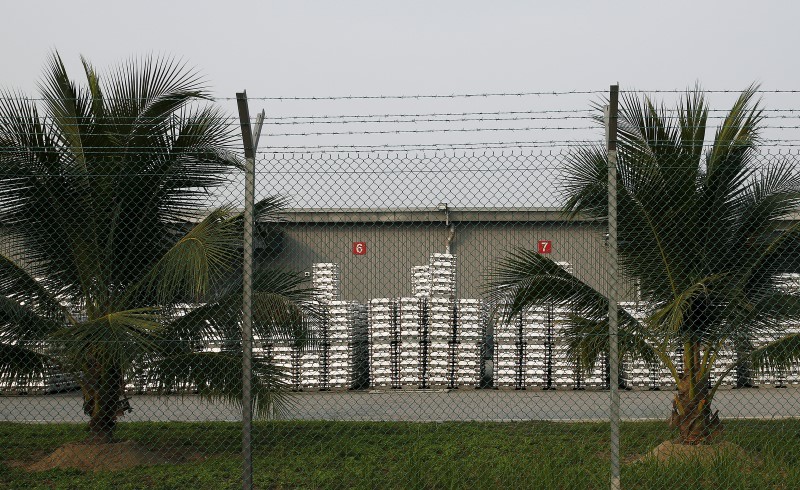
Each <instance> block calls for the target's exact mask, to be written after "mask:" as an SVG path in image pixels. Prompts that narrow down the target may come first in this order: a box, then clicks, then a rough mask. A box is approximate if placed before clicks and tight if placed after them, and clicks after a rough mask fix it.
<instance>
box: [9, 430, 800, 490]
mask: <svg viewBox="0 0 800 490" xmlns="http://www.w3.org/2000/svg"><path fill="white" fill-rule="evenodd" d="M608 433H609V430H608V425H607V424H600V423H550V422H520V423H472V422H470V423H438V424H435V423H430V424H422V423H404V422H397V423H394V422H380V423H370V422H364V423H358V422H260V423H257V424H256V425H255V431H254V434H253V443H254V447H255V452H254V469H255V485H256V487H257V488H398V489H400V488H443V489H446V488H469V489H481V488H608V481H609V449H608ZM84 435H85V433H84V431H83V426H78V425H71V424H52V425H33V424H14V423H0V487H1V488H131V489H134V488H137V489H138V488H190V489H192V490H198V489H205V488H209V489H210V488H214V489H216V488H241V483H240V480H239V478H240V475H241V461H240V454H239V453H240V448H241V433H240V430H239V426H238V425H237V424H233V423H207V424H188V423H123V424H120V427H119V431H118V436H119V438H120V439H132V440H136V441H139V442H141V443H144V444H145V445H148V446H151V447H154V448H155V447H159V448H167V447H171V448H187V449H191V450H195V451H199V452H201V453H203V454H204V455H205V456H206V459H205V460H203V461H198V462H193V463H187V464H183V465H162V466H154V467H147V468H136V469H133V470H128V471H120V472H99V473H88V474H84V473H81V472H78V471H68V470H53V471H48V472H42V473H27V472H25V471H23V470H21V469H19V468H16V467H12V466H9V464H10V463H12V462H14V461H20V460H23V461H25V460H30V459H31V458H35V457H37V456H41V455H43V454H46V453H47V452H48V451H51V450H53V449H54V448H56V447H57V446H59V445H61V444H63V443H66V442H69V441H76V440H80V439H81V438H82V437H84ZM670 437H671V433H670V431H669V429H668V428H667V427H666V424H665V423H663V422H639V423H627V424H623V426H622V458H623V461H625V462H626V464H625V465H624V466H623V469H622V480H623V481H622V483H623V487H624V488H637V489H639V488H681V487H683V488H758V489H760V490H763V489H768V488H786V489H790V488H797V485H798V484H797V483H796V482H800V421H797V420H781V421H729V422H726V432H725V436H724V437H725V439H726V440H728V441H731V442H735V443H737V444H739V445H740V446H742V447H743V448H744V449H745V450H746V451H747V453H748V454H749V456H750V457H751V458H753V460H754V461H755V463H753V464H742V462H741V461H737V460H733V459H730V458H725V457H722V458H719V459H718V460H715V461H713V462H712V463H708V464H705V465H700V464H690V463H673V464H669V465H664V464H658V463H655V462H638V463H632V462H631V461H632V460H634V459H635V458H636V457H637V456H638V455H642V454H645V453H646V452H647V451H649V450H650V449H652V448H653V447H654V446H656V445H657V444H658V443H660V442H661V441H663V440H665V439H669V438H670Z"/></svg>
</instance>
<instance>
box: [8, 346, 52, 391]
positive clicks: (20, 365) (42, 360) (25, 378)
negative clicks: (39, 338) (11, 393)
mask: <svg viewBox="0 0 800 490" xmlns="http://www.w3.org/2000/svg"><path fill="white" fill-rule="evenodd" d="M34 345H36V344H34ZM39 347H40V348H35V347H28V346H24V345H20V344H8V343H4V342H0V384H5V385H10V384H17V385H19V386H30V385H32V384H35V383H36V382H38V381H41V380H43V379H44V377H45V375H46V374H47V372H48V370H49V368H50V367H51V366H52V365H53V360H52V359H51V358H50V357H49V356H48V355H46V354H44V353H43V352H42V351H43V349H42V348H41V346H39Z"/></svg>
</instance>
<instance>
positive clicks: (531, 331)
mask: <svg viewBox="0 0 800 490" xmlns="http://www.w3.org/2000/svg"><path fill="white" fill-rule="evenodd" d="M552 316H553V314H552V308H533V309H530V310H528V311H526V312H524V313H523V314H522V325H523V328H522V340H523V341H524V345H525V353H524V365H523V369H524V373H525V378H524V379H525V386H526V387H529V386H541V387H543V388H551V387H552V374H553V346H554V344H553V335H554V329H553V318H552Z"/></svg>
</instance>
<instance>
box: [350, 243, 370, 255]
mask: <svg viewBox="0 0 800 490" xmlns="http://www.w3.org/2000/svg"><path fill="white" fill-rule="evenodd" d="M353 255H367V242H353Z"/></svg>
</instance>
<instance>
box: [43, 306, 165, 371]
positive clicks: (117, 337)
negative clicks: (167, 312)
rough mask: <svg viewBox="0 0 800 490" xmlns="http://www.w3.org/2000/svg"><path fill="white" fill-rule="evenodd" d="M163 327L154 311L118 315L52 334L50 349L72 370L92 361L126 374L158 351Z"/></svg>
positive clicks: (114, 314) (153, 309) (122, 312)
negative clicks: (158, 341)
mask: <svg viewBox="0 0 800 490" xmlns="http://www.w3.org/2000/svg"><path fill="white" fill-rule="evenodd" d="M162 323H163V322H162V318H161V316H160V315H159V312H158V310H157V309H155V308H137V309H133V310H125V311H117V312H113V313H109V314H107V315H104V316H102V317H99V318H96V319H93V320H89V321H85V322H82V323H79V324H77V325H74V326H70V327H67V328H63V329H61V330H59V331H58V332H55V333H53V334H52V335H51V336H50V340H51V343H50V345H51V346H52V348H53V349H54V352H56V353H57V355H58V357H59V359H62V360H63V361H62V363H63V364H64V366H65V367H67V368H69V369H71V370H75V371H77V370H79V369H80V368H81V367H82V365H83V363H84V362H85V360H86V359H87V358H92V359H94V360H95V362H101V363H102V364H103V365H104V366H113V367H115V368H117V369H120V370H121V371H124V372H125V371H129V370H130V367H131V366H132V365H133V364H134V363H136V362H138V361H139V360H140V359H142V358H143V357H145V356H147V355H149V354H152V353H153V352H156V351H157V343H156V342H157V340H158V338H159V335H160V333H161V329H162Z"/></svg>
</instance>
